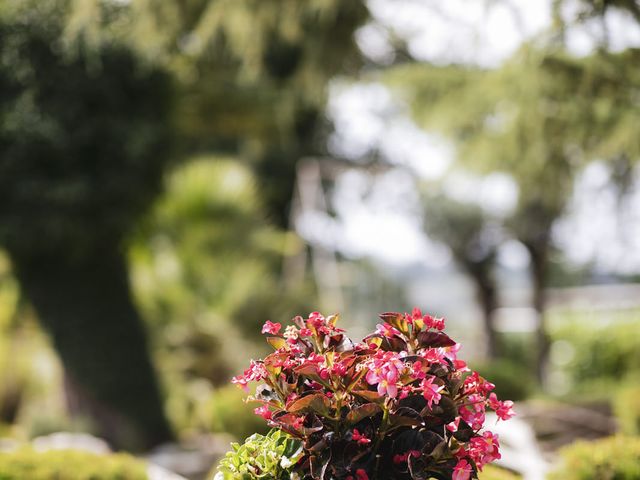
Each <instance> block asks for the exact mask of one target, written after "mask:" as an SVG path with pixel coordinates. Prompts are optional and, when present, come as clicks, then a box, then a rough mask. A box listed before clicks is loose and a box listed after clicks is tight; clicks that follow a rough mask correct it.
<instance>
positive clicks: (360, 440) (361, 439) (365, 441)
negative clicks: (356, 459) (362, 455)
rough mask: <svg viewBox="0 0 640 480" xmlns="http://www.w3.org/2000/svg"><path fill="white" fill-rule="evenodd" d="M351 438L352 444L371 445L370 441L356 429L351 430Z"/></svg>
mask: <svg viewBox="0 0 640 480" xmlns="http://www.w3.org/2000/svg"><path fill="white" fill-rule="evenodd" d="M352 438H353V441H354V442H357V443H359V444H361V445H367V444H369V443H371V439H370V438H367V437H366V436H365V435H364V434H362V433H360V432H359V431H358V430H357V429H356V428H354V429H353V434H352Z"/></svg>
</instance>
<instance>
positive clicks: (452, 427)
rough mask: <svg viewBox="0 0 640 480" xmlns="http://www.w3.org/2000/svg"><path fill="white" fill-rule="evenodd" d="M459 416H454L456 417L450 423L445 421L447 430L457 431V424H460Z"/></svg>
mask: <svg viewBox="0 0 640 480" xmlns="http://www.w3.org/2000/svg"><path fill="white" fill-rule="evenodd" d="M460 420H461V418H460V417H456V419H455V420H454V421H453V422H451V423H447V425H446V428H447V430H449V431H450V432H453V433H455V432H457V431H458V426H459V425H460Z"/></svg>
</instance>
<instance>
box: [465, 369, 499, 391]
mask: <svg viewBox="0 0 640 480" xmlns="http://www.w3.org/2000/svg"><path fill="white" fill-rule="evenodd" d="M494 388H496V386H495V385H494V384H493V383H491V382H488V381H487V380H485V379H484V378H482V377H481V376H480V375H479V374H478V372H471V375H469V376H468V377H467V378H465V379H464V383H463V389H464V393H481V394H483V395H486V394H487V393H489V392H490V391H491V390H493V389H494Z"/></svg>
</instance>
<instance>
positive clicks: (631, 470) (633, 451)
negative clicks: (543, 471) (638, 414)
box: [549, 437, 640, 480]
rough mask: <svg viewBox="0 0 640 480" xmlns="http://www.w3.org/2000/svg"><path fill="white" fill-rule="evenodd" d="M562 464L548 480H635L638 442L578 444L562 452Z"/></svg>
mask: <svg viewBox="0 0 640 480" xmlns="http://www.w3.org/2000/svg"><path fill="white" fill-rule="evenodd" d="M561 456H562V463H561V466H560V467H559V468H558V469H557V470H555V471H554V472H553V473H552V474H551V475H550V477H549V478H550V479H551V480H612V479H620V480H638V479H640V438H638V437H611V438H607V439H604V440H599V441H595V442H585V441H579V442H576V443H574V444H573V445H570V446H569V447H566V448H565V449H563V450H562V451H561Z"/></svg>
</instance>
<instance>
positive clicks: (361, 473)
mask: <svg viewBox="0 0 640 480" xmlns="http://www.w3.org/2000/svg"><path fill="white" fill-rule="evenodd" d="M356 480H369V475H367V472H366V471H365V470H364V469H362V468H359V469H358V470H356Z"/></svg>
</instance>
